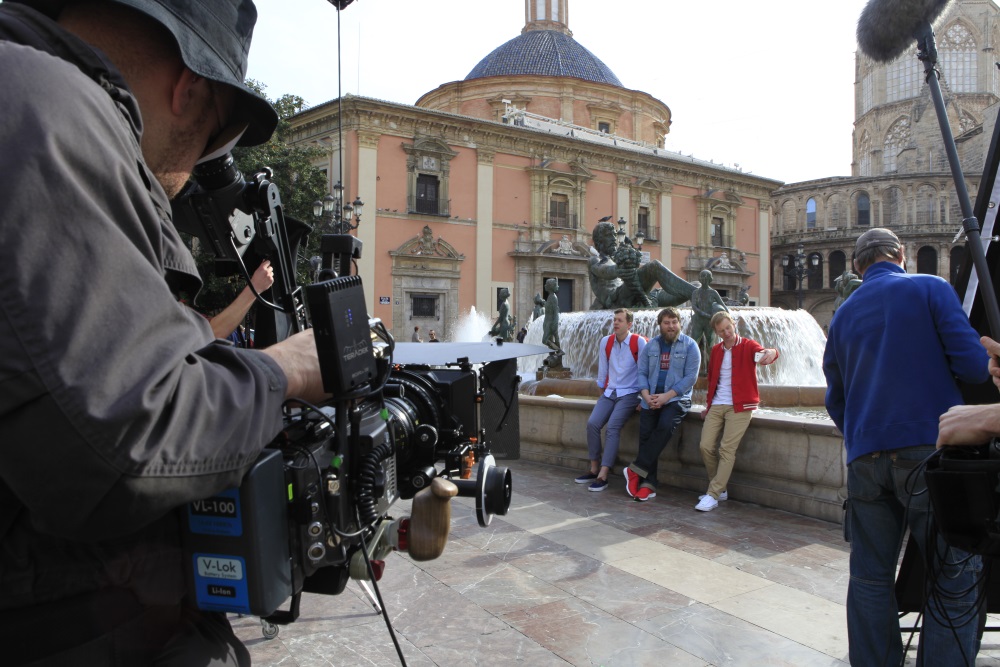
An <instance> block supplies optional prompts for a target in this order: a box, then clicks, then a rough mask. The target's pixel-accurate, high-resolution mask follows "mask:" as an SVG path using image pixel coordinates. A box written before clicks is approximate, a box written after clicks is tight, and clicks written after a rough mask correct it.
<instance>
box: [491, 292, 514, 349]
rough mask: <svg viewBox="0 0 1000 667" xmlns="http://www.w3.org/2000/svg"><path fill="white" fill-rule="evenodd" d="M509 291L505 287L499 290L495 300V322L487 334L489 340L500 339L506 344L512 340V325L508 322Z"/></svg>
mask: <svg viewBox="0 0 1000 667" xmlns="http://www.w3.org/2000/svg"><path fill="white" fill-rule="evenodd" d="M509 300H510V290H509V289H507V288H506V287H501V288H500V294H499V295H498V298H497V301H498V303H497V311H498V315H497V321H496V322H494V323H493V328H492V329H490V333H489V334H488V335H489V337H490V338H500V339H502V340H504V341H507V342H508V343H509V342H510V341H512V340H514V325H513V324H511V321H510V305H509V304H508V301H509Z"/></svg>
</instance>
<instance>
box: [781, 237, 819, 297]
mask: <svg viewBox="0 0 1000 667" xmlns="http://www.w3.org/2000/svg"><path fill="white" fill-rule="evenodd" d="M810 264H811V265H812V266H810ZM781 266H782V267H784V271H785V275H786V276H788V277H789V278H792V279H794V280H797V281H798V296H799V310H802V281H804V280H805V279H806V277H807V276H808V275H809V274H810V273H812V272H813V271H815V270H816V268H817V267H819V257H818V256H816V255H811V256H809V257H806V251H805V247H804V246H803V245H802V244H801V243H800V244H799V248H798V251H797V252H796V253H795V256H794V257H792V258H789V257H788V255H785V256H784V257H782V258H781Z"/></svg>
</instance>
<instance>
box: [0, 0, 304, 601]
mask: <svg viewBox="0 0 1000 667" xmlns="http://www.w3.org/2000/svg"><path fill="white" fill-rule="evenodd" d="M0 89H2V90H3V91H4V112H3V113H2V114H0V164H2V167H3V168H2V170H0V172H2V174H3V175H2V177H0V202H2V205H0V220H2V223H0V285H2V288H0V289H2V296H0V609H4V608H13V607H20V606H24V605H28V604H33V603H37V602H43V601H47V600H54V599H61V598H63V597H67V596H71V595H74V594H78V593H84V592H89V591H92V590H95V589H98V588H102V587H107V586H118V587H125V588H130V589H132V590H133V591H135V592H136V594H137V596H138V597H139V599H140V600H141V601H143V602H145V603H158V604H173V603H176V602H178V601H179V600H180V598H181V596H182V594H183V585H182V584H183V575H182V571H181V559H180V547H179V537H178V535H179V533H178V514H179V511H178V510H177V509H176V508H178V507H181V506H183V505H184V504H185V503H187V502H188V501H191V500H195V499H198V498H202V497H206V496H209V495H211V494H213V493H215V492H217V491H219V490H221V489H224V488H226V487H231V486H235V485H236V484H238V482H239V480H240V478H241V477H242V475H243V474H244V472H245V471H246V470H247V469H248V468H249V466H250V465H251V464H252V462H253V461H254V460H255V458H256V457H257V455H258V453H259V452H260V450H261V449H262V447H263V446H264V445H265V444H267V443H268V442H269V441H270V440H271V439H272V438H273V437H274V436H275V435H276V434H277V432H278V431H279V430H280V429H281V410H280V406H281V403H282V401H283V399H284V394H285V390H286V386H287V384H286V379H285V377H284V374H283V373H282V372H281V370H280V368H279V367H278V366H277V365H276V364H275V363H274V362H273V361H272V360H271V359H270V358H269V357H267V356H266V355H264V354H262V353H260V352H254V351H248V350H237V349H235V348H233V347H230V346H228V345H225V344H221V343H219V342H217V341H215V340H214V339H213V336H212V333H211V330H210V328H209V326H208V323H207V321H206V320H205V319H204V318H202V317H201V316H200V315H198V314H197V313H195V312H194V311H192V310H191V309H190V308H188V307H187V306H185V305H183V304H181V303H179V302H178V298H177V294H178V293H179V291H180V290H187V291H189V292H191V293H194V292H195V291H196V290H197V287H198V286H199V285H200V280H199V279H198V277H197V271H196V269H195V264H194V260H193V258H192V257H191V255H190V253H189V252H188V250H187V248H186V247H185V246H184V244H183V243H182V241H181V239H180V237H179V236H178V234H177V232H176V230H175V229H174V227H173V225H172V223H171V220H170V207H169V203H168V201H167V197H166V195H165V193H164V192H163V190H162V189H161V188H160V186H159V184H158V183H157V181H156V180H155V179H154V178H153V176H152V173H151V171H150V169H149V168H148V167H147V166H146V164H145V162H144V161H143V158H142V155H141V153H140V150H139V141H140V138H141V135H142V121H141V119H140V117H139V110H138V107H137V105H136V102H135V99H134V98H133V96H132V95H131V93H130V92H129V91H128V89H127V88H126V86H125V82H124V80H123V79H122V77H121V75H120V73H118V72H117V71H116V70H115V68H114V67H113V66H111V65H110V64H109V63H108V62H107V61H106V59H105V58H104V57H103V56H102V54H100V53H98V52H96V51H95V50H93V49H92V48H90V47H89V46H87V45H86V44H84V43H83V42H81V41H79V40H78V39H76V38H75V37H74V36H72V35H70V34H68V33H67V32H65V31H63V30H62V29H61V28H60V27H59V26H57V25H56V24H55V23H54V22H52V21H50V20H48V19H47V18H45V17H44V16H42V15H41V14H39V13H37V12H34V11H32V10H30V9H28V8H26V7H24V6H21V5H17V4H11V3H3V4H0ZM276 539H284V537H283V536H276Z"/></svg>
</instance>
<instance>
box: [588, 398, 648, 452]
mask: <svg viewBox="0 0 1000 667" xmlns="http://www.w3.org/2000/svg"><path fill="white" fill-rule="evenodd" d="M637 405H639V393H638V392H636V393H634V394H629V395H628V396H614V395H613V398H608V397H607V396H605V395H603V394H601V397H600V398H598V399H597V403H596V404H595V405H594V410H593V411H592V412H591V413H590V418H589V419H588V420H587V453H588V454H589V456H590V460H591V461H596V460H598V459H600V461H601V465H602V466H607V467H608V468H612V467H614V465H615V459H616V458H617V457H618V442H619V440H620V439H621V434H622V429H623V428H624V427H625V422H627V421H628V419H629V417H631V416H632V415H634V414H635V408H636V406H637ZM605 424H607V426H608V429H607V433H605V436H604V448H603V449H604V454H603V456H602V455H601V429H602V428H603V427H604V425H605Z"/></svg>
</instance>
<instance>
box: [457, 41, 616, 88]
mask: <svg viewBox="0 0 1000 667" xmlns="http://www.w3.org/2000/svg"><path fill="white" fill-rule="evenodd" d="M519 74H527V75H533V76H572V77H576V78H578V79H585V80H586V81H596V82H597V83H607V84H611V85H613V86H618V87H620V88H623V87H624V86H622V82H621V81H619V80H618V77H617V76H615V73H614V72H612V71H611V70H610V69H608V66H607V65H605V64H604V63H602V62H601V61H600V60H599V59H598V58H597V56H595V55H594V54H593V53H591V52H590V51H588V50H587V49H585V48H583V47H582V46H580V44H579V43H577V41H576V40H575V39H573V38H572V37H570V36H568V35H566V34H563V33H561V32H557V31H555V30H529V31H528V32H524V33H521V34H520V35H518V36H517V37H515V38H514V39H512V40H510V41H509V42H507V43H506V44H503V45H502V46H500V47H498V48H497V49H495V50H494V51H493V53H491V54H490V55H488V56H486V57H485V58H483V59H482V60H480V61H479V64H478V65H476V66H475V67H474V68H472V71H471V72H469V75H468V76H467V77H465V80H466V81H469V80H470V79H482V78H484V77H488V76H513V75H519Z"/></svg>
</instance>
